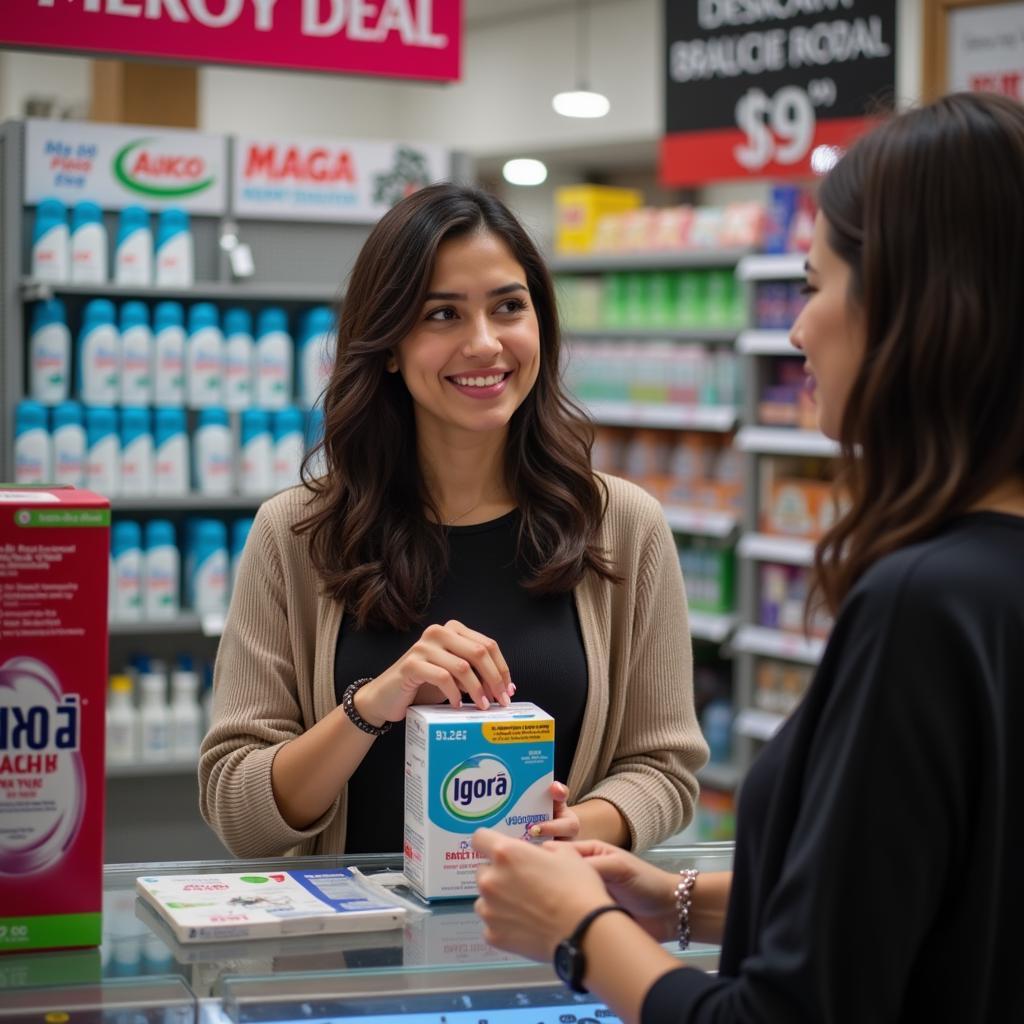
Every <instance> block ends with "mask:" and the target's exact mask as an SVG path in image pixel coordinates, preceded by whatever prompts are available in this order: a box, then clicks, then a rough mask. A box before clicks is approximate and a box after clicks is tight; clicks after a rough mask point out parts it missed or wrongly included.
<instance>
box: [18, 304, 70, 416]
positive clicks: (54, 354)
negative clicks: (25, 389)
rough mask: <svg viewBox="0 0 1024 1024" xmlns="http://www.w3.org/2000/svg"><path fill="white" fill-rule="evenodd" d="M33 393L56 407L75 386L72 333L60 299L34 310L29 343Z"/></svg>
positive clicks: (33, 395) (30, 385)
mask: <svg viewBox="0 0 1024 1024" xmlns="http://www.w3.org/2000/svg"><path fill="white" fill-rule="evenodd" d="M28 372H29V392H30V395H31V397H32V398H34V399H35V400H36V401H37V402H42V403H43V405H56V404H57V403H58V402H63V401H64V400H65V399H66V398H67V397H68V393H69V390H70V386H71V331H70V330H69V329H68V321H67V314H66V312H65V309H64V303H63V302H61V300H60V299H48V300H47V301H45V302H37V303H36V304H35V305H34V306H33V307H32V320H31V327H30V332H29V343H28Z"/></svg>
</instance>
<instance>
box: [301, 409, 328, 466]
mask: <svg viewBox="0 0 1024 1024" xmlns="http://www.w3.org/2000/svg"><path fill="white" fill-rule="evenodd" d="M323 439H324V410H323V406H322V405H314V406H313V408H312V409H310V410H309V412H308V413H307V414H306V454H307V455H309V475H310V477H311V478H312V479H314V480H315V479H316V478H317V477H321V476H323V475H324V474H325V473H326V472H327V453H326V452H325V451H324V448H323V444H322V442H323Z"/></svg>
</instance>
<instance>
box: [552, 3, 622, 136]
mask: <svg viewBox="0 0 1024 1024" xmlns="http://www.w3.org/2000/svg"><path fill="white" fill-rule="evenodd" d="M575 42H576V47H575V49H576V88H575V89H573V90H570V91H568V92H560V93H557V94H556V95H555V96H554V97H553V98H552V100H551V106H552V107H554V109H555V113H556V114H561V115H562V117H604V115H605V114H607V113H608V111H609V110H611V106H612V105H611V103H609V102H608V97H607V96H605V95H603V94H602V93H599V92H593V91H592V90H591V88H590V86H589V85H588V84H587V65H588V64H589V63H590V0H576V40H575Z"/></svg>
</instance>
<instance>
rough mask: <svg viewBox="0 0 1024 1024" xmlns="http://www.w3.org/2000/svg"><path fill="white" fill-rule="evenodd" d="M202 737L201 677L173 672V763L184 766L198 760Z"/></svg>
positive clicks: (171, 740) (171, 742)
mask: <svg viewBox="0 0 1024 1024" xmlns="http://www.w3.org/2000/svg"><path fill="white" fill-rule="evenodd" d="M202 738H203V721H202V708H200V706H199V676H197V675H196V673H195V672H192V671H187V670H180V669H179V670H178V671H176V672H172V673H171V710H170V755H171V760H172V761H178V762H185V763H191V762H194V761H197V760H198V758H199V744H200V743H201V742H202Z"/></svg>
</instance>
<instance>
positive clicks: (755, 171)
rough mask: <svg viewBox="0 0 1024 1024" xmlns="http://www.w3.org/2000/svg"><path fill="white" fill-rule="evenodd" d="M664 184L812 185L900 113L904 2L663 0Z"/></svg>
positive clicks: (662, 161)
mask: <svg viewBox="0 0 1024 1024" xmlns="http://www.w3.org/2000/svg"><path fill="white" fill-rule="evenodd" d="M664 10H665V46H666V53H665V76H666V77H665V135H664V138H663V139H662V144H661V157H660V178H661V181H662V184H664V185H667V186H669V187H673V186H675V187H683V186H691V185H700V184H703V183H705V182H709V181H719V180H728V179H734V180H735V179H755V178H779V177H808V176H810V175H811V174H812V173H813V171H815V170H819V169H820V170H823V169H826V168H827V166H830V163H829V161H830V160H831V161H832V162H834V160H835V149H836V147H845V146H846V145H848V144H849V143H850V142H851V141H852V140H853V139H854V138H855V137H856V136H857V135H859V134H861V132H863V130H864V129H865V128H866V127H867V125H868V123H869V118H870V117H871V115H873V114H876V113H879V112H880V111H881V110H883V109H885V108H886V107H887V106H888V105H891V102H892V96H893V92H894V90H895V81H896V38H895V35H896V0H827V2H823V0H798V2H789V0H787V2H785V3H781V2H775V0H664Z"/></svg>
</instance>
